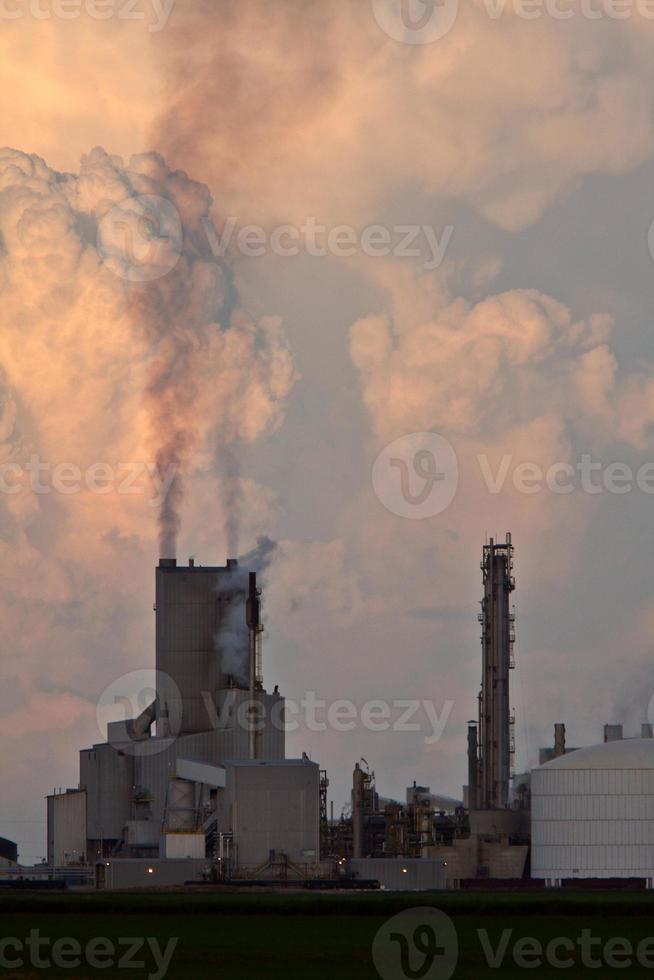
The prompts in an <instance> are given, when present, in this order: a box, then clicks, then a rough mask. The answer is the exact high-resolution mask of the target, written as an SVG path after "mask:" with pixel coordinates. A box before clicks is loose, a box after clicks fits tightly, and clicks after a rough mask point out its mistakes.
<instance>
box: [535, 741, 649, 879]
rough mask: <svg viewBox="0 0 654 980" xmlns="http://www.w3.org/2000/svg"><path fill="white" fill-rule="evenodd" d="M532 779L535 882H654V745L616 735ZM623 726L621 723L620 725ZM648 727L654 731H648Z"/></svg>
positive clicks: (543, 769)
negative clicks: (609, 879)
mask: <svg viewBox="0 0 654 980" xmlns="http://www.w3.org/2000/svg"><path fill="white" fill-rule="evenodd" d="M612 727H613V726H607V728H608V729H609V731H606V732H605V737H607V739H608V740H607V741H605V742H603V743H601V744H600V745H594V746H592V747H591V748H585V749H577V750H576V751H575V752H572V753H569V754H565V755H562V756H560V757H558V758H556V759H553V760H552V761H551V762H547V763H545V765H543V766H540V767H539V768H537V769H535V770H534V771H533V772H532V776H531V805H532V821H531V840H532V859H531V863H532V872H531V873H532V877H534V878H540V879H543V878H544V879H546V880H547V881H548V882H549V883H550V884H551V885H558V884H560V883H561V882H562V881H566V880H568V879H584V878H586V879H588V878H603V879H607V878H644V879H647V880H648V882H649V884H650V886H651V884H652V881H653V880H654V740H652V738H651V736H650V737H646V738H635V739H624V740H622V739H621V738H620V737H615V736H617V735H618V732H617V731H613V732H612V731H610V729H611V728H612ZM616 727H617V726H616ZM648 727H649V726H648Z"/></svg>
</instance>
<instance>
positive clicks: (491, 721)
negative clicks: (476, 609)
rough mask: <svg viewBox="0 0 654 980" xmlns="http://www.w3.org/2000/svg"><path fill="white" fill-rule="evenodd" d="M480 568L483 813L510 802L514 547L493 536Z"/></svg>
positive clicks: (480, 788)
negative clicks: (496, 539) (510, 676)
mask: <svg viewBox="0 0 654 980" xmlns="http://www.w3.org/2000/svg"><path fill="white" fill-rule="evenodd" d="M481 570H482V574H483V581H484V598H483V600H482V604H481V608H482V612H481V615H480V617H479V618H480V621H481V624H482V636H481V643H482V652H483V674H482V683H481V694H480V695H479V770H478V779H479V783H478V787H477V792H476V794H475V796H476V800H477V805H478V806H479V808H480V809H483V810H493V809H504V808H505V807H506V806H507V805H508V801H509V780H510V776H511V755H512V743H511V715H510V710H509V670H510V669H511V668H512V667H513V639H514V636H513V623H514V617H513V615H512V614H511V609H510V595H511V592H513V590H514V588H515V580H514V578H513V544H512V542H511V535H510V534H507V535H506V542H505V543H504V544H496V543H495V541H494V540H493V538H491V540H490V544H487V545H485V546H484V551H483V557H482V562H481Z"/></svg>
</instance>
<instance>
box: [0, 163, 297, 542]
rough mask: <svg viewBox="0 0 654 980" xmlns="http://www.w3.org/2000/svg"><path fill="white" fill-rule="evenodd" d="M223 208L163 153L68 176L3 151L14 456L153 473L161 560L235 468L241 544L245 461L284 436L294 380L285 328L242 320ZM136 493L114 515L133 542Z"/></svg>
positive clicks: (232, 495)
mask: <svg viewBox="0 0 654 980" xmlns="http://www.w3.org/2000/svg"><path fill="white" fill-rule="evenodd" d="M211 203H212V201H211V196H210V194H209V191H208V189H207V188H206V187H204V186H202V185H201V184H199V183H197V182H195V181H193V180H191V179H190V178H188V177H187V176H186V175H185V174H184V173H181V172H179V171H172V170H170V169H169V168H168V167H167V165H166V163H165V161H164V160H163V159H162V158H161V157H160V156H158V155H157V154H155V153H148V154H142V155H139V156H135V157H132V158H131V159H130V161H129V162H128V163H124V162H123V161H122V160H121V159H120V158H118V157H114V156H110V155H109V154H108V153H106V152H105V151H104V150H102V149H100V148H96V149H95V150H93V151H92V152H91V153H90V154H88V156H85V157H83V158H82V161H81V165H80V170H79V173H78V174H61V173H58V172H56V171H54V170H52V169H50V168H49V167H48V166H47V164H46V163H45V162H44V161H43V160H41V159H40V158H39V157H37V156H30V155H28V154H25V153H21V152H19V151H15V150H10V149H5V150H0V236H1V241H2V243H3V249H2V253H0V282H1V283H2V295H3V304H4V310H5V314H6V323H7V326H6V329H5V331H4V336H3V339H2V341H1V342H0V358H1V360H2V364H3V365H4V369H5V373H6V386H5V387H4V390H3V392H2V401H3V403H4V413H3V428H7V431H8V433H9V428H10V426H9V421H10V419H9V415H10V414H12V413H13V414H12V419H13V421H12V425H11V428H12V429H15V430H16V431H14V432H13V439H14V444H13V445H12V446H11V447H9V449H8V452H10V453H13V455H14V456H18V457H20V458H24V457H25V456H26V454H28V453H29V452H30V451H33V450H41V451H42V452H44V453H47V454H48V455H49V456H50V458H51V459H52V461H53V462H57V463H59V462H65V463H66V464H75V465H77V466H79V467H80V468H81V469H82V470H85V469H86V468H88V467H90V466H93V465H97V464H102V465H105V464H109V465H112V466H114V467H117V466H118V465H119V464H120V463H122V462H123V461H126V460H129V461H134V462H137V461H140V462H141V465H142V466H143V468H144V470H147V472H149V473H150V474H151V476H152V480H153V482H154V483H155V484H156V486H157V487H159V488H160V489H161V492H160V493H159V494H158V498H157V500H156V504H157V512H158V525H159V542H160V552H161V556H162V557H175V555H176V551H177V539H178V535H179V531H180V526H181V520H182V510H183V506H184V497H185V489H186V486H187V481H188V478H189V476H191V475H192V474H193V475H200V474H202V473H204V474H210V473H214V474H216V477H217V478H218V468H219V467H220V466H221V465H222V464H223V463H225V468H226V474H225V480H224V484H223V481H221V480H220V479H218V484H219V485H220V486H222V485H228V486H229V487H230V491H229V493H228V494H223V503H224V505H225V508H226V509H225V511H224V513H223V522H224V526H225V530H226V535H227V538H228V541H229V545H230V548H231V547H234V546H235V545H236V542H237V529H238V522H239V519H238V509H237V502H238V480H239V477H238V468H237V465H236V463H235V455H234V447H235V446H236V445H237V444H247V443H248V442H252V441H253V440H256V439H257V438H259V437H260V436H262V435H263V434H264V433H265V432H266V431H270V430H271V429H274V428H275V427H277V426H278V425H279V424H280V422H281V420H282V418H283V405H284V400H285V397H286V395H287V394H288V392H289V390H290V388H291V386H292V384H293V381H294V370H293V365H292V360H291V357H290V354H289V351H288V349H287V346H286V344H285V341H284V337H283V334H282V330H281V324H280V322H279V320H277V319H275V318H271V317H264V318H262V319H260V320H258V321H256V320H254V319H253V318H252V317H251V316H249V314H247V312H246V311H244V310H242V309H238V307H237V305H236V302H235V298H234V293H233V288H232V286H231V282H230V276H229V270H228V269H227V268H226V266H225V265H224V263H222V262H221V261H218V260H217V259H216V258H215V257H214V255H213V254H212V251H211V247H210V243H209V240H208V236H207V232H206V227H207V223H208V222H210V217H211ZM53 336H56V345H54V346H53V344H52V343H51V339H52V337H53ZM55 379H56V380H55ZM12 392H13V394H12ZM12 405H13V406H14V408H13V409H12ZM16 405H20V411H17V409H16ZM69 412H70V413H71V415H69ZM71 416H72V417H73V418H75V419H77V422H76V423H75V424H74V425H71V424H70V421H69V419H70V417H71ZM5 422H6V425H4V423H5ZM21 453H22V456H21ZM150 461H152V462H150ZM225 461H226V462H225ZM135 489H136V488H130V490H128V491H126V493H125V497H124V498H123V499H121V500H120V501H119V502H118V503H117V504H116V506H115V509H114V510H113V512H112V520H113V521H114V522H116V523H117V524H118V526H119V527H121V516H120V511H121V510H122V511H124V513H125V514H127V513H128V512H129V518H127V522H126V523H123V524H122V527H123V529H124V531H125V532H127V533H131V532H132V531H133V528H134V524H133V522H134V520H135V519H136V523H137V525H138V524H139V520H138V518H136V511H137V510H138V506H137V502H136V500H135V498H134V497H133V496H131V494H133V493H134V492H135ZM143 489H144V488H143V487H141V490H143ZM152 496H155V495H154V494H153V495H152ZM141 503H142V501H141ZM128 504H131V505H132V507H131V511H129V509H128ZM150 504H152V501H150ZM13 506H18V503H17V502H14V504H13ZM152 509H153V508H152V506H150V508H149V511H150V513H152Z"/></svg>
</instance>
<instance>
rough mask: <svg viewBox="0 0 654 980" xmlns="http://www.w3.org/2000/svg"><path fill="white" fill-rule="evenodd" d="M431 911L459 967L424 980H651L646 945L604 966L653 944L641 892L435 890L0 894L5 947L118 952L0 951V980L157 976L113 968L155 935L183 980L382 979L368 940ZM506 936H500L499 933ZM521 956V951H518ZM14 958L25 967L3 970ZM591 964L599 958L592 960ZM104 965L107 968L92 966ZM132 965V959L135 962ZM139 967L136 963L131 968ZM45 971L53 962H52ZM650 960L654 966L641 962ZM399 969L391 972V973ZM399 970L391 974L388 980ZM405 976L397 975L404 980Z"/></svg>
mask: <svg viewBox="0 0 654 980" xmlns="http://www.w3.org/2000/svg"><path fill="white" fill-rule="evenodd" d="M422 907H432V908H436V909H440V910H442V911H443V912H445V913H446V914H447V915H448V916H449V917H450V918H451V919H452V921H453V923H454V926H455V928H456V932H457V935H458V945H459V958H458V965H457V967H456V969H455V971H454V973H451V974H446V973H444V972H443V968H442V966H440V965H439V964H440V962H441V961H440V960H439V959H438V958H436V959H434V964H433V967H432V969H431V970H429V971H428V972H426V973H424V974H422V975H421V980H445V976H449V975H451V976H453V977H454V978H465V980H467V978H470V980H477V978H480V977H481V978H483V977H486V976H488V977H492V976H494V977H498V976H499V977H502V978H504V977H508V978H513V977H528V976H530V975H531V976H535V977H560V976H561V975H567V976H569V977H571V978H575V980H576V978H577V977H579V976H582V977H583V976H594V977H605V976H606V977H608V976H616V975H617V976H620V975H622V976H626V977H629V978H631V977H641V976H643V977H645V976H649V977H653V978H654V939H653V942H652V945H651V955H650V956H649V960H648V961H645V964H644V965H643V964H638V963H637V962H636V957H635V953H634V955H633V956H632V957H631V958H632V961H633V962H632V965H628V964H627V962H626V960H627V958H628V953H626V952H625V951H624V949H622V950H620V949H618V948H617V947H616V945H615V944H614V946H613V948H612V949H611V952H610V955H609V958H608V959H609V962H607V961H606V960H605V959H604V958H603V950H604V946H605V944H606V942H607V941H609V940H612V939H617V938H618V937H620V938H624V939H626V940H628V941H629V942H630V943H631V944H632V946H633V947H634V950H635V949H636V947H637V945H638V944H639V943H640V942H641V941H643V940H644V939H646V938H648V937H654V897H650V895H649V894H646V893H599V894H598V893H593V894H580V893H576V894H569V893H567V894H566V893H559V892H556V893H553V892H548V893H527V894H498V893H467V892H464V893H452V892H450V893H433V894H418V895H416V894H401V895H397V894H387V893H384V894H365V895H360V894H359V895H340V894H339V895H333V894H331V895H329V894H328V895H313V894H312V895H290V894H281V895H279V894H261V893H258V894H241V893H239V894H224V893H200V894H197V893H192V894H188V893H178V892H172V893H164V894H145V893H140V894H135V893H125V894H119V893H110V894H108V893H104V894H96V893H92V894H69V893H63V894H51V895H45V894H27V893H25V894H3V895H0V921H1V923H2V928H1V938H2V939H8V938H17V939H19V940H21V941H24V940H25V939H26V938H27V937H29V935H30V930H38V934H39V938H41V939H42V940H43V939H47V940H48V943H49V945H47V946H46V945H43V946H42V947H41V953H40V955H41V962H45V961H46V959H47V957H48V956H50V950H51V945H52V943H54V941H55V940H57V939H59V940H61V939H63V938H64V937H72V938H74V939H75V940H77V941H78V943H80V945H81V947H82V948H83V950H85V949H86V946H87V944H88V943H89V942H90V941H92V940H94V939H96V938H97V937H106V938H107V939H108V940H110V941H111V942H112V943H113V944H114V947H115V955H114V956H113V957H112V956H111V955H110V953H108V952H107V949H106V948H103V949H101V950H100V951H99V952H98V950H97V948H96V949H95V954H97V957H99V959H96V960H95V961H94V963H95V964H96V965H89V963H88V962H87V961H85V960H84V957H82V962H80V964H79V966H71V965H70V962H71V959H72V960H74V959H75V955H74V950H73V951H71V950H70V949H68V947H66V948H65V950H64V952H65V954H66V956H68V959H67V960H66V962H68V963H69V965H68V966H61V967H60V968H57V967H55V966H54V965H51V966H48V967H44V966H41V967H38V966H33V965H32V964H31V963H30V959H29V957H30V953H29V951H28V950H25V949H24V950H23V951H22V953H20V952H17V950H16V948H15V947H13V946H9V947H5V946H3V945H2V943H0V949H1V950H2V954H3V955H4V956H5V957H6V958H7V959H6V960H5V965H4V966H3V967H0V976H6V977H15V978H19V977H20V978H26V977H30V978H38V977H40V976H69V977H80V978H81V977H87V978H95V977H113V976H116V977H121V976H122V977H140V976H142V977H147V976H150V977H153V976H156V975H157V965H156V961H155V958H154V955H153V954H152V951H151V948H149V947H147V946H146V947H145V952H144V951H143V949H140V950H139V951H138V952H136V953H135V954H134V955H133V956H132V957H131V959H132V962H131V963H130V964H127V963H125V965H124V966H123V967H122V968H119V967H118V966H117V965H116V962H115V961H116V960H118V959H119V958H120V957H121V956H124V955H125V954H126V953H127V948H128V947H127V943H126V942H123V943H122V944H121V940H123V941H124V940H126V939H128V938H129V937H134V938H136V939H139V938H146V937H154V938H156V940H157V943H158V944H159V949H160V950H165V949H166V947H167V944H168V942H169V940H171V939H172V938H176V939H177V944H176V946H175V949H174V952H172V957H171V959H170V963H169V966H168V969H167V971H166V972H165V975H166V976H167V977H170V978H184V980H201V978H204V977H225V978H228V980H231V978H235V980H237V978H238V980H241V978H243V980H264V978H270V980H277V978H280V980H281V978H284V980H364V978H368V977H370V978H376V977H379V976H380V973H378V971H377V970H376V968H375V965H374V963H373V958H372V945H373V940H374V938H375V936H376V934H377V932H378V930H379V929H380V928H381V927H382V926H383V925H384V923H385V922H387V921H388V920H389V919H390V918H391V917H393V916H395V915H397V914H398V913H400V912H402V911H403V910H406V909H415V908H422ZM584 928H585V929H589V930H591V932H592V936H593V937H597V938H598V939H601V943H600V944H599V945H598V944H595V946H594V947H593V951H592V956H593V962H599V963H600V965H599V966H595V967H591V966H584V963H583V962H582V959H581V951H580V949H579V948H577V947H575V950H574V951H565V950H564V951H559V953H558V955H560V956H561V957H567V959H568V962H569V964H570V965H569V966H567V967H565V968H562V967H560V966H559V967H557V966H555V965H548V964H547V963H546V962H543V964H542V965H540V966H539V965H535V966H534V965H533V964H534V962H535V960H536V959H537V956H536V954H534V955H532V956H531V958H529V957H527V961H528V962H529V963H531V964H532V965H531V967H530V968H526V967H525V966H520V965H518V964H517V963H516V962H515V960H514V957H513V949H514V943H515V941H517V940H524V939H525V938H527V937H533V938H535V939H537V940H539V941H540V942H541V943H542V944H543V945H545V944H547V943H548V942H549V941H550V940H553V939H555V938H559V937H562V938H564V939H566V940H568V942H574V941H575V940H576V939H577V937H579V936H580V935H581V932H582V930H583V929H584ZM480 929H481V930H486V931H487V943H488V944H490V947H492V948H496V947H497V945H498V943H499V942H500V939H501V938H502V934H503V930H513V932H512V933H510V934H509V938H508V939H507V941H506V942H507V950H506V955H505V957H504V960H503V962H502V963H501V965H498V966H496V967H495V968H492V967H490V966H489V965H488V963H487V961H486V959H485V958H484V951H483V947H482V944H481V942H480V938H479V934H478V930H480ZM504 935H505V936H506V935H507V934H506V933H505V934H504ZM523 952H524V951H523ZM19 955H23V956H24V957H25V962H24V965H22V966H18V965H13V966H12V965H11V963H12V962H15V958H16V957H17V956H19ZM598 955H599V956H600V960H598V959H597V957H598ZM108 960H112V965H100V966H98V965H97V963H98V962H100V963H104V962H106V961H108ZM133 961H136V962H133ZM139 961H140V962H141V963H142V965H139ZM50 962H51V961H50ZM384 962H385V966H383V968H382V976H383V973H384V971H385V972H386V974H387V976H383V980H387V978H388V980H395V978H397V980H401V978H402V976H403V973H402V972H398V970H399V966H398V964H399V960H398V959H397V956H396V957H395V959H393V958H392V957H391V958H390V959H388V961H384ZM424 962H425V960H424V957H419V959H418V960H413V959H412V960H410V966H411V968H412V970H413V976H417V975H418V974H419V973H420V970H419V967H420V966H421V964H422V963H424ZM647 962H649V963H651V966H648V965H646V963H647ZM393 964H395V966H393ZM393 970H395V972H393ZM409 975H410V974H407V973H405V974H404V976H409Z"/></svg>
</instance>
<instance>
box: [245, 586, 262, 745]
mask: <svg viewBox="0 0 654 980" xmlns="http://www.w3.org/2000/svg"><path fill="white" fill-rule="evenodd" d="M245 618H246V621H247V626H248V630H249V684H248V689H249V701H250V711H249V717H250V725H249V731H248V755H249V757H250V759H251V760H252V759H258V758H259V757H260V754H261V753H260V745H261V733H260V732H259V731H258V727H259V724H260V719H259V712H258V710H257V706H258V701H259V698H258V690H257V648H258V641H259V633H260V631H261V603H260V601H259V592H258V589H257V575H256V572H250V577H249V588H248V598H247V602H246V604H245Z"/></svg>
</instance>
